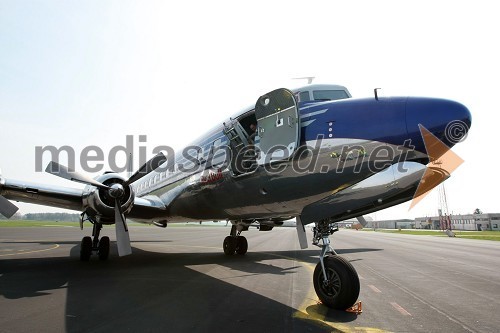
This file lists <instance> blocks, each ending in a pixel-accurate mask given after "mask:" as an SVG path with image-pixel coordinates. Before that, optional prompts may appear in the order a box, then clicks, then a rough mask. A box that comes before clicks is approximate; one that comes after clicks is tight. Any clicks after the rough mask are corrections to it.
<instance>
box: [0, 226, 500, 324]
mask: <svg viewBox="0 0 500 333" xmlns="http://www.w3.org/2000/svg"><path fill="white" fill-rule="evenodd" d="M229 230H230V228H229V227H209V226H207V227H198V226H196V227H195V226H192V227H189V226H187V227H170V226H169V227H167V228H166V229H161V228H157V227H130V235H131V240H132V247H133V254H132V255H131V256H127V257H121V258H120V257H118V256H117V253H116V246H115V243H114V242H113V240H114V228H113V227H106V228H105V229H104V230H103V231H104V235H109V236H110V238H111V240H112V248H111V254H110V258H109V260H107V261H99V260H98V259H97V257H95V256H94V257H93V258H91V260H90V262H80V261H79V246H80V245H79V242H80V239H81V238H82V236H84V235H87V234H90V233H91V229H89V228H88V227H86V228H85V230H84V232H82V231H81V230H79V228H76V227H75V228H72V227H50V226H48V227H36V228H1V229H0V332H65V331H66V332H116V331H120V332H124V331H130V332H137V331H141V332H143V331H144V332H186V331H189V332H229V331H233V332H384V331H391V332H447V333H448V332H498V331H499V330H500V316H498V312H499V311H500V255H499V254H500V242H494V241H482V240H471V239H458V238H448V237H433V236H414V235H398V234H387V233H380V232H364V231H355V230H341V231H339V232H338V233H335V234H334V235H333V236H332V237H331V238H330V239H331V240H332V245H333V247H334V248H335V250H336V251H337V253H338V254H339V255H341V256H344V257H345V258H347V259H348V260H349V261H350V262H351V263H352V264H353V265H354V267H355V268H356V270H357V272H358V273H359V276H360V282H361V293H360V297H359V300H360V301H361V302H362V306H363V313H361V314H359V315H357V314H354V313H348V312H343V311H335V310H331V309H328V308H326V307H325V306H323V305H321V304H319V301H318V298H317V297H316V294H315V292H314V288H313V284H312V273H313V270H314V267H315V265H316V264H317V262H318V254H319V249H318V248H316V247H314V246H310V247H309V249H306V250H300V249H299V245H298V241H297V235H296V232H295V229H294V228H275V229H274V230H272V231H270V232H260V231H258V230H255V229H251V230H250V231H248V232H244V233H243V234H244V235H245V236H246V237H247V239H248V243H249V252H248V253H247V254H246V255H245V256H240V255H234V256H231V257H228V256H225V255H224V254H223V251H222V241H223V239H224V237H225V236H226V235H227V234H229ZM307 233H308V238H309V242H310V241H311V238H312V233H311V231H310V230H309V228H308V230H307Z"/></svg>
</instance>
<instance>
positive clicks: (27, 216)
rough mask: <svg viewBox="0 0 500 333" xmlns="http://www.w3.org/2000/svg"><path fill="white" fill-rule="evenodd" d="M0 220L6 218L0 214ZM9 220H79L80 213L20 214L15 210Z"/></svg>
mask: <svg viewBox="0 0 500 333" xmlns="http://www.w3.org/2000/svg"><path fill="white" fill-rule="evenodd" d="M0 220H7V218H6V217H5V216H3V215H2V214H0ZM9 220H29V221H61V222H63V221H64V222H78V221H80V214H70V213H28V214H20V213H19V212H17V213H16V214H15V215H14V216H12V217H11V218H10V219H9Z"/></svg>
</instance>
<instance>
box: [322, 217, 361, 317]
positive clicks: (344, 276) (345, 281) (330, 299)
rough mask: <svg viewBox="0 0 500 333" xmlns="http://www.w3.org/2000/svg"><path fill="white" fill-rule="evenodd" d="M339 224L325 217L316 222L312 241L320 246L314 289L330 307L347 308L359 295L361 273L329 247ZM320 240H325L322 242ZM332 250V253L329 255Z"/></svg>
mask: <svg viewBox="0 0 500 333" xmlns="http://www.w3.org/2000/svg"><path fill="white" fill-rule="evenodd" d="M336 231H338V228H337V227H336V226H335V225H334V223H329V221H328V220H323V221H320V222H316V223H315V227H314V228H313V232H314V236H313V244H314V245H316V246H319V247H320V248H321V252H320V255H319V263H318V264H317V265H316V268H315V269H314V274H313V283H314V290H315V291H316V295H318V297H319V299H320V300H321V302H322V303H323V304H324V305H326V306H328V307H329V308H333V309H337V310H346V309H348V308H350V307H351V306H353V305H354V303H356V300H357V299H358V296H359V277H358V273H357V272H356V270H355V269H354V267H353V266H352V265H351V263H349V262H348V261H347V260H346V259H344V258H342V257H339V256H338V255H337V253H335V251H334V250H333V249H332V248H331V247H330V239H329V238H328V237H329V236H330V235H332V234H333V233H334V232H336ZM320 241H321V242H322V244H321V245H320ZM327 253H330V254H331V255H329V256H328V255H326V254H327Z"/></svg>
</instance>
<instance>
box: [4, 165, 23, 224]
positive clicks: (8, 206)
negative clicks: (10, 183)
mask: <svg viewBox="0 0 500 333" xmlns="http://www.w3.org/2000/svg"><path fill="white" fill-rule="evenodd" d="M1 180H2V170H0V181H1ZM1 187H2V183H1V182H0V188H1ZM18 209H19V208H17V206H16V205H14V204H13V203H12V202H10V201H9V200H7V199H5V198H4V197H2V196H1V195H0V214H2V215H3V216H5V217H6V218H8V219H10V218H11V217H12V216H14V214H15V213H16V212H17V211H18Z"/></svg>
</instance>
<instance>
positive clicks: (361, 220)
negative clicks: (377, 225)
mask: <svg viewBox="0 0 500 333" xmlns="http://www.w3.org/2000/svg"><path fill="white" fill-rule="evenodd" d="M356 219H357V220H358V222H359V224H361V225H362V226H363V227H366V225H367V224H368V221H366V220H365V218H364V216H363V215H361V216H358V217H356Z"/></svg>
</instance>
